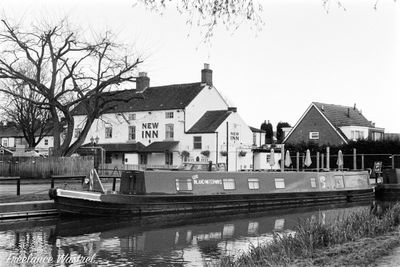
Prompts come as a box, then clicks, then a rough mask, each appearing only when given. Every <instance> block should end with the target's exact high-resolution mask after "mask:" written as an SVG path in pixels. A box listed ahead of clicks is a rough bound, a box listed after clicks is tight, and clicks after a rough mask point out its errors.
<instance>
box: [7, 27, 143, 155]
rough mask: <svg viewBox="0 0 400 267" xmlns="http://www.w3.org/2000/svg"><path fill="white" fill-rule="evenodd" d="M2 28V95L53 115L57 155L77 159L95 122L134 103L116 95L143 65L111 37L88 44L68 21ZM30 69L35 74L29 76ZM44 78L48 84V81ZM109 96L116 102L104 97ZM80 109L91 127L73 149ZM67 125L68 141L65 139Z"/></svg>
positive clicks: (85, 126) (75, 143) (86, 123)
mask: <svg viewBox="0 0 400 267" xmlns="http://www.w3.org/2000/svg"><path fill="white" fill-rule="evenodd" d="M2 28H3V29H2V31H1V32H0V82H1V83H2V86H1V87H0V91H2V92H4V93H6V94H8V95H10V96H11V97H14V98H20V99H22V100H25V101H28V102H29V103H30V104H32V105H36V106H37V107H40V108H43V109H47V110H48V111H49V113H50V118H51V126H52V131H53V138H54V155H56V156H69V155H71V154H73V153H74V152H75V150H76V149H77V148H78V147H79V146H81V145H82V144H83V142H84V140H85V138H86V136H87V133H88V132H89V130H90V127H91V125H92V123H93V121H94V120H95V119H96V118H99V117H100V116H101V115H102V114H104V113H105V112H107V111H109V110H110V109H112V108H113V105H114V106H115V105H118V102H120V101H129V100H130V99H127V98H126V97H125V98H122V97H120V95H121V94H119V93H118V91H116V90H115V89H116V88H117V86H119V85H121V84H123V83H129V82H134V81H135V80H136V78H135V77H136V75H135V72H136V68H137V66H138V65H139V64H140V63H141V62H142V61H141V60H140V59H139V58H138V57H135V56H134V55H130V54H128V53H127V50H126V48H125V47H124V46H123V45H122V44H119V43H117V42H115V41H114V38H115V36H113V35H112V34H111V33H110V32H105V33H104V34H102V35H98V36H95V37H94V38H92V40H85V39H84V38H83V37H81V36H79V33H78V31H76V30H75V31H74V30H72V29H71V27H70V26H69V24H68V22H67V21H66V20H62V21H60V22H59V23H57V24H55V25H50V24H47V23H43V25H41V26H32V27H30V29H28V30H24V29H23V28H22V27H19V26H18V25H11V23H9V21H6V20H2ZM27 64H28V68H29V69H31V70H32V71H30V72H26V71H24V69H25V68H26V67H27V66H26V65H27ZM43 73H46V76H48V79H44V78H43V75H42V74H43ZM13 82H19V83H23V84H26V85H27V86H29V88H30V89H31V90H32V92H34V93H35V94H37V96H40V97H41V99H31V98H29V97H27V96H26V95H21V94H19V93H18V92H16V91H14V90H12V89H11V88H12V87H11V86H9V85H10V84H12V83H13ZM105 93H107V94H108V95H109V96H111V97H104V94H105ZM132 97H135V95H134V94H132ZM110 101H112V103H111V102H110ZM78 104H80V105H81V106H82V107H83V108H84V109H85V112H86V121H85V124H84V126H83V129H82V132H81V134H80V136H79V137H78V138H77V140H76V141H75V142H72V143H71V141H72V137H73V132H74V117H73V116H72V115H71V110H72V109H73V108H74V107H76V106H77V105H78ZM64 124H65V130H64V133H63V134H64V138H61V134H62V131H63V130H62V126H63V125H64Z"/></svg>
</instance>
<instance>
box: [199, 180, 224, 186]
mask: <svg viewBox="0 0 400 267" xmlns="http://www.w3.org/2000/svg"><path fill="white" fill-rule="evenodd" d="M193 183H194V184H196V185H202V184H222V180H221V179H196V180H193Z"/></svg>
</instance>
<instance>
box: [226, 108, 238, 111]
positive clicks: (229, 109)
mask: <svg viewBox="0 0 400 267" xmlns="http://www.w3.org/2000/svg"><path fill="white" fill-rule="evenodd" d="M228 111H232V112H237V107H228Z"/></svg>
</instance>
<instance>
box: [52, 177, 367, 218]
mask: <svg viewBox="0 0 400 267" xmlns="http://www.w3.org/2000/svg"><path fill="white" fill-rule="evenodd" d="M49 195H50V198H51V199H54V201H55V205H56V208H57V209H58V210H59V212H60V213H69V214H80V215H95V216H110V215H112V216H118V215H122V216H126V215H130V216H141V215H148V214H161V213H178V212H197V211H210V210H225V209H226V210H231V211H232V212H235V211H243V210H255V209H260V208H262V209H279V208H282V207H303V206H311V205H321V204H331V203H332V204H333V203H343V202H350V201H360V200H367V199H373V197H374V192H373V188H372V187H371V185H370V183H369V174H368V172H367V171H328V172H218V171H205V172H200V171H197V172H194V171H155V170H153V171H124V172H123V173H122V175H121V181H120V188H119V190H118V191H107V190H104V188H103V185H102V183H101V180H100V179H99V177H98V175H97V173H96V171H95V170H92V171H91V173H90V175H89V177H88V178H87V179H85V181H84V182H83V186H82V190H66V189H59V188H55V189H50V192H49Z"/></svg>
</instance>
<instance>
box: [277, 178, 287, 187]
mask: <svg viewBox="0 0 400 267" xmlns="http://www.w3.org/2000/svg"><path fill="white" fill-rule="evenodd" d="M274 182H275V189H285V188H286V184H285V178H275V179H274Z"/></svg>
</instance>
